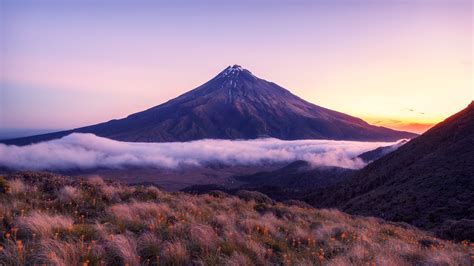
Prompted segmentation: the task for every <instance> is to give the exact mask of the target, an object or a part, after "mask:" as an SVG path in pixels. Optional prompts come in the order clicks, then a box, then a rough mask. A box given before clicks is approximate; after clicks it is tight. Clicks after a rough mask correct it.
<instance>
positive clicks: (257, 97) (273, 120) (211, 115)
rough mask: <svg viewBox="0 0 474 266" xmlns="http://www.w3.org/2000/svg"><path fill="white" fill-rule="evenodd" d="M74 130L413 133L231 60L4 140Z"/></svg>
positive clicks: (222, 134)
mask: <svg viewBox="0 0 474 266" xmlns="http://www.w3.org/2000/svg"><path fill="white" fill-rule="evenodd" d="M72 132H82V133H93V134H95V135H97V136H101V137H106V138H110V139H115V140H120V141H130V142H173V141H190V140H197V139H204V138H214V139H254V138H259V137H274V138H279V139H285V140H294V139H335V140H361V141H394V140H398V139H402V138H413V137H415V136H416V134H413V133H409V132H402V131H395V130H392V129H388V128H384V127H377V126H372V125H369V124H368V123H366V122H364V121H363V120H362V119H359V118H356V117H352V116H349V115H346V114H343V113H340V112H336V111H332V110H329V109H326V108H323V107H320V106H317V105H314V104H312V103H309V102H307V101H305V100H303V99H301V98H299V97H297V96H295V95H293V94H292V93H290V92H289V91H288V90H286V89H284V88H282V87H280V86H278V85H277V84H275V83H272V82H268V81H266V80H263V79H260V78H257V77H256V76H254V75H253V74H252V73H251V72H250V71H248V70H246V69H243V68H242V67H240V66H238V65H234V66H229V67H228V68H226V69H225V70H224V71H222V72H221V73H219V74H218V75H217V76H216V77H214V78H213V79H211V80H210V81H208V82H206V83H205V84H204V85H202V86H199V87H198V88H196V89H194V90H191V91H189V92H187V93H185V94H183V95H181V96H179V97H177V98H175V99H173V100H170V101H168V102H166V103H163V104H161V105H158V106H155V107H153V108H150V109H148V110H146V111H143V112H139V113H135V114H132V115H130V116H128V117H126V118H123V119H119V120H111V121H109V122H105V123H101V124H97V125H92V126H87V127H82V128H77V129H73V130H67V131H61V132H56V133H51V134H44V135H37V136H32V137H26V138H18V139H12V140H7V141H3V143H6V144H16V145H25V144H30V143H34V142H39V141H45V140H51V139H55V138H60V137H63V136H65V135H68V134H70V133H72Z"/></svg>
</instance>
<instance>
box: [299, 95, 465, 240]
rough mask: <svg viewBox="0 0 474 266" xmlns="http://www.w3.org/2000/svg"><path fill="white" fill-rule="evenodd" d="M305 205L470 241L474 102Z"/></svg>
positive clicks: (317, 194)
mask: <svg viewBox="0 0 474 266" xmlns="http://www.w3.org/2000/svg"><path fill="white" fill-rule="evenodd" d="M307 200H308V201H309V202H311V203H312V204H314V205H315V206H322V207H338V208H340V209H342V210H344V211H347V212H349V213H353V214H361V215H370V216H379V217H382V218H384V219H388V220H393V221H401V222H407V223H411V224H413V225H416V226H418V227H421V228H425V229H428V230H432V231H435V232H437V233H438V234H439V235H440V236H443V237H446V238H454V239H471V240H474V204H473V203H474V102H473V103H471V104H470V105H469V106H468V107H467V108H466V109H464V110H462V111H460V112H459V113H457V114H455V115H453V116H451V117H449V118H448V119H446V120H445V121H443V122H441V123H439V124H438V125H436V126H435V127H433V128H432V129H430V130H429V131H427V132H426V133H424V134H423V135H421V136H419V137H417V138H415V139H413V140H411V141H410V142H408V143H407V144H405V145H403V146H401V147H400V148H398V149H397V150H396V151H393V152H391V153H389V154H388V155H386V156H384V157H382V158H381V159H378V160H376V161H375V162H373V163H371V164H369V165H368V166H367V167H365V168H364V169H362V170H361V171H359V172H358V173H357V174H356V175H355V176H354V177H352V178H351V179H349V180H348V181H347V182H345V183H344V184H343V185H339V186H337V187H335V188H332V189H327V190H324V191H322V190H320V191H318V192H316V193H313V194H312V195H311V196H309V197H308V198H307Z"/></svg>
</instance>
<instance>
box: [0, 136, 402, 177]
mask: <svg viewBox="0 0 474 266" xmlns="http://www.w3.org/2000/svg"><path fill="white" fill-rule="evenodd" d="M392 144H394V143H388V142H357V141H334V140H294V141H284V140H279V139H257V140H212V139H206V140H198V141H192V142H173V143H131V142H120V141H115V140H110V139H106V138H101V137H97V136H95V135H93V134H80V133H74V134H71V135H68V136H66V137H64V138H61V139H58V140H52V141H47V142H41V143H37V144H32V145H28V146H21V147H20V146H13V145H4V144H0V166H4V167H8V168H13V169H29V170H67V169H93V168H102V167H105V168H124V167H155V168H177V167H180V166H200V165H207V164H216V163H219V164H226V165H261V164H266V163H283V162H292V161H295V160H305V161H308V162H310V163H312V164H313V165H315V166H339V167H345V168H354V169H356V168H361V167H363V166H364V163H363V162H362V161H361V160H360V159H353V158H354V157H355V156H357V155H359V154H361V153H363V152H365V151H369V150H372V149H375V148H377V147H380V146H388V145H392Z"/></svg>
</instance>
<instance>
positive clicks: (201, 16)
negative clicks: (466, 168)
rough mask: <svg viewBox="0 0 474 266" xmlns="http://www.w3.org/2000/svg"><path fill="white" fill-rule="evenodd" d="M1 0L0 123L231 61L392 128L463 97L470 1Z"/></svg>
mask: <svg viewBox="0 0 474 266" xmlns="http://www.w3.org/2000/svg"><path fill="white" fill-rule="evenodd" d="M0 5H1V6H0V12H1V13H0V90H1V91H0V97H1V98H0V105H1V106H0V129H2V128H71V127H79V126H83V125H88V124H92V123H97V122H102V121H105V120H110V119H113V118H120V117H124V116H126V115H128V114H130V113H133V112H137V111H141V110H144V109H147V108H149V107H151V106H154V105H157V104H160V103H162V102H164V101H166V100H168V99H171V98H174V97H176V96H178V95H179V94H181V93H184V92H186V91H188V90H190V89H193V88H195V87H197V86H199V85H201V84H202V83H204V82H206V81H207V80H209V79H210V78H212V77H213V76H214V75H216V74H217V73H218V72H220V71H221V70H222V69H224V68H225V67H226V66H228V65H233V64H240V65H242V66H243V67H245V68H247V69H249V70H250V71H252V72H253V73H254V74H255V75H257V76H259V77H261V78H264V79H267V80H270V81H273V82H275V83H278V84H279V85H281V86H283V87H285V88H287V89H289V90H290V91H292V92H293V93H295V94H296V95H298V96H300V97H302V98H304V99H306V100H308V101H310V102H313V103H315V104H318V105H321V106H324V107H328V108H331V109H334V110H338V111H342V112H346V113H348V114H352V115H355V116H359V117H362V118H364V119H366V120H368V121H369V122H372V123H376V124H380V125H387V126H391V127H394V128H405V129H410V125H412V126H413V127H416V126H417V125H418V126H419V125H420V124H421V126H423V125H424V124H432V123H436V122H439V121H440V120H442V119H443V118H445V117H446V116H449V115H451V114H452V113H454V112H456V111H458V110H460V109H461V108H463V107H465V106H466V105H467V104H468V103H469V101H471V100H472V98H473V65H472V62H473V61H472V60H473V59H472V57H473V54H472V52H473V51H472V45H473V43H472V37H473V26H472V16H473V14H472V13H473V11H472V2H471V1H470V0H464V1H463V0H461V1H456V0H412V1H402V0H400V1H398V0H378V1H376V0H366V1H358V0H349V1H338V0H332V1H322V0H320V1H317V0H316V1H269V0H268V1H266V0H256V1H217V0H216V1H199V0H196V1H176V0H175V1H140V0H138V1H131V0H130V1H124V0H118V1H111V0H102V1H90V0H82V1H79V0H69V1H59V0H56V1H48V0H44V1H33V0H30V1H25V0H15V1H13V0H0ZM413 130H415V129H413Z"/></svg>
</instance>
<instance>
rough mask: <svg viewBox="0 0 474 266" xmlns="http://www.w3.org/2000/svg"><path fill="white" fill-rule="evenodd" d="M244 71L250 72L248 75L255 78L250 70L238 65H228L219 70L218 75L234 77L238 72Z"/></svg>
mask: <svg viewBox="0 0 474 266" xmlns="http://www.w3.org/2000/svg"><path fill="white" fill-rule="evenodd" d="M242 72H245V73H246V74H250V76H252V77H254V78H256V77H255V76H254V75H253V74H252V73H251V72H250V71H248V70H247V69H245V68H243V67H242V66H240V65H233V66H229V67H227V68H226V69H224V71H222V72H221V74H220V75H219V76H220V77H228V78H235V77H238V76H239V75H240V73H242Z"/></svg>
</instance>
